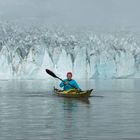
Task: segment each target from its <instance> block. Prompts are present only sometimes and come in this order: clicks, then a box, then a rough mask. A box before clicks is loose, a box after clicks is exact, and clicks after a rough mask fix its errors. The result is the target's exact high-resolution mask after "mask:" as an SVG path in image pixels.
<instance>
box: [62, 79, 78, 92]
mask: <svg viewBox="0 0 140 140" xmlns="http://www.w3.org/2000/svg"><path fill="white" fill-rule="evenodd" d="M64 82H67V83H70V84H71V85H72V86H74V87H75V88H77V89H78V90H81V89H80V87H79V86H78V84H77V82H76V81H75V80H73V79H71V80H70V81H69V80H68V79H65V80H64ZM64 82H61V83H60V87H63V89H64V90H69V89H73V87H72V86H70V85H69V84H66V85H65V84H64Z"/></svg>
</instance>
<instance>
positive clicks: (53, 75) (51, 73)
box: [46, 69, 77, 89]
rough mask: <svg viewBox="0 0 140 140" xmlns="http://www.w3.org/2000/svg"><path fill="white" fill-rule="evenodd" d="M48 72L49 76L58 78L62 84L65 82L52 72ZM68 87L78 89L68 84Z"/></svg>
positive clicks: (47, 70)
mask: <svg viewBox="0 0 140 140" xmlns="http://www.w3.org/2000/svg"><path fill="white" fill-rule="evenodd" d="M46 72H47V73H48V74H49V75H51V76H52V77H54V78H57V79H59V80H61V81H62V82H65V81H64V80H62V79H61V78H59V77H58V76H56V75H55V74H54V73H53V72H52V71H51V70H49V69H46ZM68 85H70V86H71V87H73V88H75V89H77V88H76V87H74V86H73V85H71V84H70V83H68Z"/></svg>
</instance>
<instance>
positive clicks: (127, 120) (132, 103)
mask: <svg viewBox="0 0 140 140" xmlns="http://www.w3.org/2000/svg"><path fill="white" fill-rule="evenodd" d="M139 83H140V80H139V79H136V80H133V79H129V80H121V79H120V80H102V81H101V80H95V81H87V82H80V85H81V87H82V88H83V89H85V88H94V89H95V92H93V95H94V96H93V97H90V98H89V100H77V99H67V98H62V97H57V96H55V95H53V92H52V88H53V85H54V84H53V83H48V82H46V81H41V80H40V81H39V80H38V81H0V140H63V139H68V140H78V139H80V140H94V139H95V140H96V139H106V140H108V139H113V138H116V139H122V138H130V139H134V138H140V84H139Z"/></svg>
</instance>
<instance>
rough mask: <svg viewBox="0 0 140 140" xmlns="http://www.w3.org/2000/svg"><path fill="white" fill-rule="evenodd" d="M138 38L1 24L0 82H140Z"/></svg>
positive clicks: (122, 34) (119, 32) (108, 33)
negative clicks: (53, 75) (53, 79)
mask: <svg viewBox="0 0 140 140" xmlns="http://www.w3.org/2000/svg"><path fill="white" fill-rule="evenodd" d="M139 37H140V36H139V34H136V33H133V32H128V31H115V32H102V33H96V32H94V30H85V31H79V30H78V29H74V30H70V29H66V28H57V27H47V26H45V25H40V26H37V25H28V26H27V25H26V26H25V25H17V24H11V23H0V79H50V78H51V77H50V76H48V75H47V74H46V73H45V69H46V68H48V69H50V70H52V71H54V72H55V73H56V74H57V75H58V76H60V77H62V78H65V75H66V72H68V71H71V72H73V75H74V78H77V79H90V78H103V79H107V78H139V75H140V74H139V70H140V42H139Z"/></svg>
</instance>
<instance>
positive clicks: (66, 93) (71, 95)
mask: <svg viewBox="0 0 140 140" xmlns="http://www.w3.org/2000/svg"><path fill="white" fill-rule="evenodd" d="M92 90H93V89H90V90H85V91H77V90H75V89H70V90H59V89H57V88H54V92H55V93H56V94H57V95H58V96H63V97H69V98H81V97H89V96H90V94H91V92H92Z"/></svg>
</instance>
